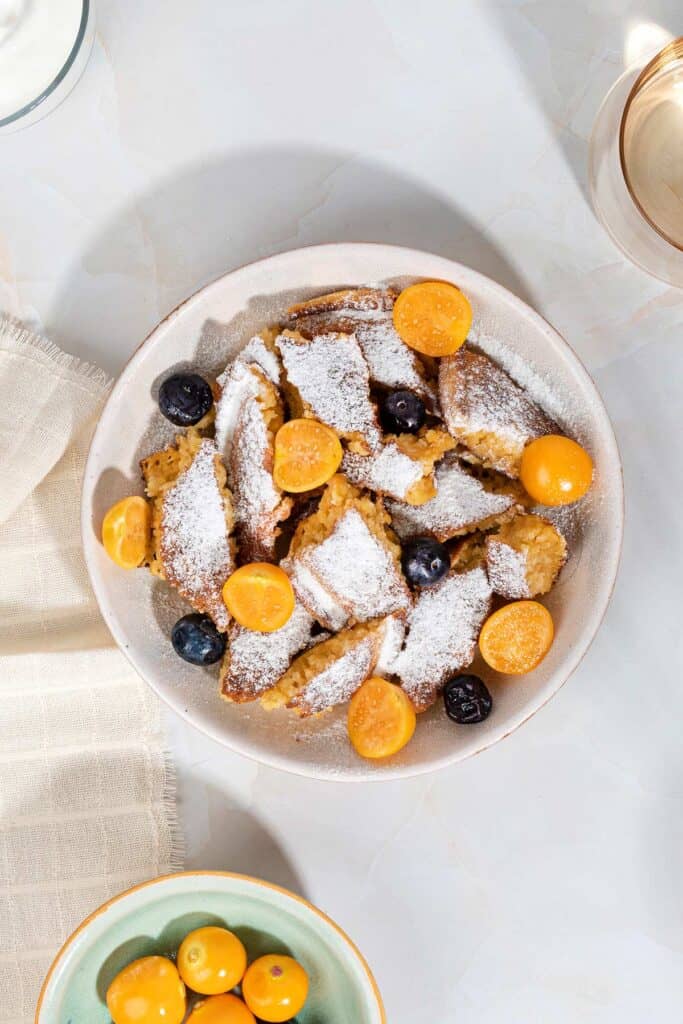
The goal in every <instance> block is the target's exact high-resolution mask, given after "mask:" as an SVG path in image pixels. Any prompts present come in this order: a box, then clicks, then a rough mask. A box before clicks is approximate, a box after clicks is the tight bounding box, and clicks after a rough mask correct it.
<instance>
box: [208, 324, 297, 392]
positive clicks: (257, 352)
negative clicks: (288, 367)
mask: <svg viewBox="0 0 683 1024" xmlns="http://www.w3.org/2000/svg"><path fill="white" fill-rule="evenodd" d="M237 358H238V359H240V360H241V361H242V362H244V363H249V364H251V365H254V366H258V368H259V370H261V372H262V373H263V375H264V376H265V377H266V378H267V379H268V380H269V381H270V382H271V384H275V386H276V387H278V386H279V384H280V376H281V374H282V367H281V365H280V360H279V359H278V356H277V352H273V350H272V349H270V348H268V346H267V345H266V343H265V341H264V340H263V338H261V337H260V336H259V335H258V334H255V335H254V337H253V338H250V340H249V341H248V342H247V344H246V345H245V346H244V348H243V349H242V351H241V352H240V354H239V355H238V357H237ZM219 383H220V378H219Z"/></svg>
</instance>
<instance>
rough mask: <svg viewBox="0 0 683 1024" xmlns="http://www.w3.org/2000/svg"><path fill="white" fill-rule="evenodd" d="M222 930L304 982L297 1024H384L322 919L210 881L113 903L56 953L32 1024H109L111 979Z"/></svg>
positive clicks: (278, 897) (361, 976)
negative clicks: (208, 931)
mask: <svg viewBox="0 0 683 1024" xmlns="http://www.w3.org/2000/svg"><path fill="white" fill-rule="evenodd" d="M209 924H215V925H219V926H222V927H228V928H230V929H231V930H232V931H234V932H235V933H236V934H237V935H239V937H240V938H241V940H242V942H243V943H244V945H245V946H246V949H247V953H248V957H249V961H250V962H251V961H252V960H254V959H255V958H256V957H258V956H262V955H264V954H265V953H287V954H289V955H292V956H294V957H296V959H297V960H299V961H300V963H301V964H302V965H303V967H304V968H305V969H306V971H307V973H308V975H309V979H310V990H309V996H308V999H307V1002H306V1006H305V1007H304V1009H303V1010H302V1011H301V1013H300V1014H299V1015H298V1017H297V1019H298V1020H300V1021H301V1024H329V1022H330V1021H338V1022H339V1024H347V1022H348V1024H351V1022H353V1024H381V1022H382V1021H383V1020H384V1017H383V1011H382V1007H381V1001H380V998H379V995H378V994H377V992H376V989H375V987H374V983H373V981H372V978H371V975H370V974H369V971H368V969H367V967H366V965H365V964H364V961H363V960H362V958H361V957H360V955H359V954H358V953H357V952H356V950H355V949H354V947H353V946H352V945H351V943H350V942H349V940H348V939H347V938H346V937H345V936H344V935H343V934H342V932H341V931H339V930H338V929H337V928H336V926H335V925H333V924H332V922H330V921H329V920H328V919H327V918H325V917H324V916H323V915H320V914H319V913H318V912H317V911H315V910H314V909H313V908H312V907H310V906H309V905H308V904H307V903H305V902H303V901H301V900H299V899H298V898H297V897H295V896H293V895H291V894H290V893H287V892H285V891H284V890H282V889H278V888H275V887H271V886H268V885H265V884H263V883H261V882H258V881H256V880H254V879H249V878H244V877H241V876H235V875H213V874H210V873H196V874H180V875H174V876H171V877H169V878H164V879H159V880H157V881H155V882H152V883H148V884H146V885H143V886H142V887H139V888H137V889H133V890H131V891H130V892H128V893H125V894H124V895H123V896H121V897H118V898H117V899H116V900H114V901H113V902H112V903H110V904H108V905H107V906H106V907H104V908H103V909H102V910H101V911H98V912H97V913H96V914H95V915H94V916H93V917H92V918H90V919H89V920H88V921H86V922H85V924H84V925H83V926H82V927H81V930H80V931H78V932H76V934H75V936H74V937H72V939H71V940H70V941H69V942H68V943H67V945H66V946H65V948H64V949H63V950H62V952H61V953H60V955H59V957H58V959H57V961H56V963H55V965H54V968H53V971H52V974H51V976H50V978H49V981H48V983H47V986H46V989H45V993H44V996H43V1000H42V1003H41V1006H40V1012H39V1014H38V1016H37V1018H36V1024H75V1022H76V1021H88V1024H100V1022H101V1024H109V1021H110V1019H111V1018H110V1017H109V1014H108V1011H107V1007H106V1003H105V996H106V991H107V988H108V986H109V984H110V982H111V981H112V980H113V978H114V977H115V975H116V974H117V973H118V971H120V970H121V969H122V968H123V967H124V966H125V965H126V964H129V963H130V962H131V961H132V960H135V959H136V958H137V957H140V956H150V955H153V954H160V955H166V956H168V955H172V954H173V953H175V952H176V951H177V949H178V946H179V945H180V942H181V941H182V939H183V938H184V937H185V936H186V935H187V934H188V932H190V931H192V930H193V929H194V928H200V927H202V926H203V925H209Z"/></svg>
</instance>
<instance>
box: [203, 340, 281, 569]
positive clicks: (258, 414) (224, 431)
mask: <svg viewBox="0 0 683 1024" xmlns="http://www.w3.org/2000/svg"><path fill="white" fill-rule="evenodd" d="M252 340H253V341H258V342H261V339H260V338H255V339H252ZM250 344H251V342H250ZM261 344H262V342H261ZM219 384H220V385H221V388H222V390H221V396H220V398H219V400H218V405H217V408H216V443H217V445H218V446H219V450H220V451H222V453H223V456H224V459H225V465H226V468H227V471H228V484H229V486H230V489H231V491H232V495H233V501H234V508H235V522H236V526H237V534H238V541H239V548H240V556H241V561H243V562H249V561H270V559H271V558H272V557H273V551H274V547H275V538H276V532H277V523H278V522H279V520H280V519H283V518H285V517H286V515H287V514H288V512H289V509H290V507H291V506H290V502H289V501H288V499H284V500H283V497H282V494H281V492H280V491H279V489H278V488H277V487H276V486H275V484H274V482H273V476H272V466H273V439H272V437H271V436H270V432H269V430H268V425H267V423H266V420H265V419H264V416H263V411H262V408H261V404H260V401H259V399H260V398H261V397H262V392H263V390H264V389H269V387H270V385H269V384H268V383H267V382H266V381H264V379H263V377H262V376H261V371H260V369H258V368H257V367H256V366H255V364H253V363H248V362H243V361H242V360H241V358H238V359H236V360H235V362H233V363H232V365H231V366H230V367H229V368H228V369H227V370H226V372H225V373H224V374H223V375H222V376H221V377H220V378H219Z"/></svg>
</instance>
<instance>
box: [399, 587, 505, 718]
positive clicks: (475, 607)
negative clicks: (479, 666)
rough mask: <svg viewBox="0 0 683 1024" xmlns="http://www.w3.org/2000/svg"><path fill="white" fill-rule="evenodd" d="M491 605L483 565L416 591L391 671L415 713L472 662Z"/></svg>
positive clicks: (433, 698) (430, 701) (423, 707)
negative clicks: (398, 652) (397, 679)
mask: <svg viewBox="0 0 683 1024" xmlns="http://www.w3.org/2000/svg"><path fill="white" fill-rule="evenodd" d="M490 608H491V586H490V584H489V581H488V578H487V576H486V572H485V571H484V569H482V568H476V569H472V570H471V571H469V572H464V573H458V572H453V571H451V572H449V574H448V575H447V576H445V577H444V578H443V580H441V582H440V583H437V584H435V585H434V586H432V587H425V588H424V589H423V590H421V592H420V594H419V596H418V598H417V600H416V601H415V605H414V607H413V608H412V609H411V610H410V611H409V612H408V615H407V618H406V630H407V635H406V640H405V644H404V646H403V649H402V650H401V652H400V654H399V655H398V656H397V657H396V659H395V660H394V662H393V663H392V665H391V666H390V670H391V672H392V674H393V675H396V676H398V678H399V679H400V681H401V686H402V687H403V689H404V690H405V691H406V693H407V694H408V696H409V697H410V699H411V700H412V702H413V704H414V705H415V708H416V709H417V710H418V711H424V710H426V709H427V708H428V707H430V705H432V704H433V703H434V702H435V700H436V699H437V697H438V696H439V694H440V693H441V690H442V689H443V686H444V684H445V683H446V680H447V679H448V678H449V677H450V676H452V675H454V674H455V673H456V672H461V671H462V670H463V669H464V668H466V667H467V666H468V665H469V663H470V662H471V661H472V657H473V656H474V651H475V648H476V645H477V637H478V636H479V630H480V629H481V626H482V623H483V622H484V619H485V618H486V616H487V615H488V613H489V611H490Z"/></svg>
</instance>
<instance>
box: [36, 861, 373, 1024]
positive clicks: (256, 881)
mask: <svg viewBox="0 0 683 1024" xmlns="http://www.w3.org/2000/svg"><path fill="white" fill-rule="evenodd" d="M191 877H197V878H216V877H218V878H233V879H237V881H240V882H248V883H251V884H253V885H255V886H257V887H259V888H261V889H269V890H272V891H273V892H278V893H280V894H281V895H283V896H287V897H289V899H292V900H294V901H295V902H296V903H300V904H301V905H302V906H303V907H305V908H306V909H307V910H309V911H311V912H312V913H313V914H315V916H316V917H319V918H320V919H321V920H322V921H323V922H324V923H325V924H326V925H328V926H329V927H330V928H332V929H333V931H335V932H336V933H337V935H339V936H340V938H341V939H342V940H343V941H344V942H345V943H346V945H347V946H348V947H349V949H350V950H351V952H352V953H353V954H354V956H355V957H356V959H357V960H358V961H359V963H360V965H361V967H362V968H363V970H364V971H365V974H366V975H367V978H368V981H369V982H370V987H371V989H372V992H373V995H374V997H375V1000H376V1002H377V1009H378V1010H379V1013H380V1019H381V1022H382V1024H387V1017H386V1012H385V1010H384V1003H383V1002H382V996H381V995H380V991H379V987H378V985H377V982H376V981H375V977H374V975H373V973H372V971H371V970H370V966H369V964H368V962H367V960H366V959H365V957H364V956H363V954H362V953H361V951H360V950H359V948H358V946H356V944H355V943H354V942H352V940H351V939H350V938H349V936H348V935H347V934H346V932H345V931H344V930H343V929H342V928H340V927H339V925H338V924H337V923H336V922H335V921H333V920H332V918H331V917H329V916H328V915H327V914H325V913H324V912H323V911H322V910H319V909H318V907H315V906H314V905H313V904H312V903H309V901H308V900H306V899H304V897H303V896H298V895H297V894H296V893H294V892H291V891H290V890H289V889H285V888H283V886H281V885H275V884H274V883H273V882H264V881H263V879H261V878H254V877H253V876H252V875H242V874H239V873H238V872H236V871H175V872H173V873H171V874H168V875H158V876H157V877H156V878H150V879H148V880H147V881H146V882H138V884H137V885H132V886H131V887H130V888H129V889H125V890H124V891H123V892H120V893H118V895H116V896H112V898H111V899H109V900H107V901H106V903H103V904H102V906H100V907H98V908H97V909H96V910H93V912H92V913H91V914H88V916H87V917H86V918H84V919H83V920H82V921H81V923H80V924H79V925H78V927H77V928H76V929H75V930H74V931H73V932H72V933H71V935H70V936H69V937H68V939H67V940H66V941H65V942H64V943H63V944H62V946H61V947H60V949H59V951H58V952H57V954H56V956H55V958H54V960H53V961H52V964H51V965H50V969H49V971H48V972H47V974H46V976H45V981H44V982H43V984H42V986H41V989H40V995H39V996H38V1002H37V1004H36V1012H35V1017H34V1024H39V1018H40V1012H41V1010H42V1006H43V1001H44V999H45V996H46V995H47V991H48V988H49V987H50V982H51V980H52V975H53V973H54V971H55V970H56V968H57V965H58V963H59V962H60V960H61V959H62V957H63V956H64V954H65V953H66V951H67V950H68V948H69V946H71V944H72V943H73V942H74V941H75V940H76V939H77V938H78V936H79V935H80V934H81V933H82V932H84V931H85V930H86V928H87V927H88V926H89V925H90V924H91V923H92V922H93V921H94V920H95V918H97V917H99V916H100V914H103V913H104V912H105V911H106V910H108V909H109V907H111V906H112V905H113V904H115V903H118V902H120V901H121V900H123V899H125V898H126V897H127V896H130V895H131V893H134V892H137V891H138V890H139V889H147V888H150V887H151V886H153V885H158V883H159V882H167V881H169V880H171V879H173V878H191Z"/></svg>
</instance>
